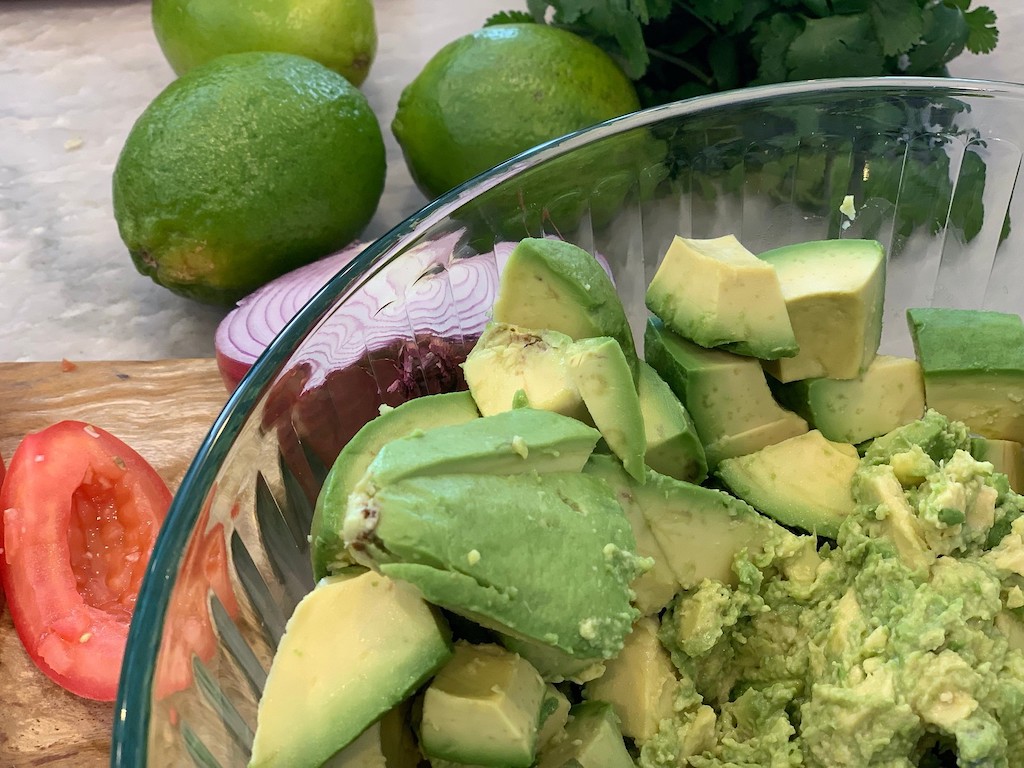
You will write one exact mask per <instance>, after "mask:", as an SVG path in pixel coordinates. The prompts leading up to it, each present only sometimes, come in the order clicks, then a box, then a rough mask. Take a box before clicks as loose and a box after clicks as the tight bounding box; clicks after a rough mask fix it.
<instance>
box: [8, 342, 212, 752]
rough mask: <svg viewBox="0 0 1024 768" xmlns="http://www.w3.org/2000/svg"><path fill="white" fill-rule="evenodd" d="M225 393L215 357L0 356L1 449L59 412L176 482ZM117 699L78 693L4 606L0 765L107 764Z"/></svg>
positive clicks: (57, 418)
mask: <svg viewBox="0 0 1024 768" xmlns="http://www.w3.org/2000/svg"><path fill="white" fill-rule="evenodd" d="M226 400H227V391H226V390H225V388H224V385H223V383H222V382H221V379H220V376H219V374H218V373H217V366H216V364H215V363H214V361H213V360H212V359H201V360H162V361H156V362H89V363H78V364H77V365H72V364H68V363H66V362H65V363H61V362H53V363H0V454H3V457H4V459H5V460H10V457H11V454H12V453H13V452H14V449H15V448H16V447H17V445H18V443H19V442H20V440H21V438H22V436H23V435H25V434H26V433H28V432H36V431H38V430H40V429H42V428H44V427H46V426H48V425H50V424H53V423H54V422H57V421H60V420H62V419H78V420H80V421H87V422H92V423H94V424H96V425H97V426H99V427H102V428H103V429H105V430H107V431H108V432H111V433H112V434H114V435H116V436H117V437H119V438H120V439H122V440H123V441H125V442H126V443H128V445H130V446H131V447H132V448H134V449H135V450H136V451H138V452H139V453H140V454H141V455H142V456H143V457H144V458H145V459H146V460H147V461H149V463H150V464H152V465H153V467H154V468H155V469H156V470H157V471H158V472H159V473H160V475H161V476H162V477H163V478H164V480H166V481H167V484H168V485H169V486H170V489H171V490H172V491H174V490H176V489H177V487H178V484H179V483H180V482H181V478H182V476H183V475H184V474H185V471H186V469H188V466H189V463H190V462H191V460H192V457H193V455H194V454H195V452H196V450H197V449H198V448H199V444H200V443H201V442H202V440H203V438H204V437H205V436H206V433H207V431H208V430H209V428H210V426H211V424H212V423H213V420H214V418H216V416H217V414H218V413H219V412H220V409H221V408H222V407H223V405H224V403H225V401H226ZM113 716H114V706H113V704H102V703H97V702H93V701H87V700H85V699H81V698H78V697H77V696H74V695H72V694H70V693H68V692H66V691H65V690H63V689H62V688H60V687H59V686H57V685H56V684H54V683H51V682H50V680H49V679H48V678H47V677H45V676H44V675H43V674H42V673H41V672H40V671H39V670H38V669H37V668H36V667H35V666H34V665H33V664H32V662H31V660H30V659H29V657H28V655H27V654H26V653H25V650H24V648H23V647H22V645H21V642H20V641H19V640H18V636H17V635H16V634H15V631H14V627H13V625H12V624H11V617H10V614H9V613H8V611H7V610H6V607H4V609H3V610H2V611H0V768H22V766H44V765H45V766H58V765H60V766H63V765H67V766H75V768H93V766H106V765H108V764H109V759H110V758H109V750H110V733H111V725H112V722H113Z"/></svg>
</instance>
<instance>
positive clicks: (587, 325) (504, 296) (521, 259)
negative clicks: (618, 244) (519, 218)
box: [493, 237, 637, 402]
mask: <svg viewBox="0 0 1024 768" xmlns="http://www.w3.org/2000/svg"><path fill="white" fill-rule="evenodd" d="M493 317H494V320H495V321H496V322H498V323H508V324H512V325H518V326H521V327H523V328H533V329H542V328H543V329H548V330H551V331H558V332H560V333H564V334H566V335H568V336H570V337H571V338H573V339H587V338H591V337H594V336H611V337H612V338H613V339H615V340H616V341H617V342H619V344H620V345H621V347H622V352H623V353H624V354H625V356H626V360H627V361H628V362H629V365H630V369H631V370H632V371H634V373H635V370H636V362H637V356H636V347H635V345H634V343H633V332H632V330H631V329H630V327H629V321H628V320H627V319H626V311H625V310H624V309H623V307H622V302H621V301H620V300H619V295H618V293H616V291H615V285H614V284H613V283H612V281H611V278H610V277H608V274H607V273H606V272H605V271H604V269H602V267H601V265H600V264H599V263H598V261H597V259H595V258H594V257H593V256H592V255H591V254H589V253H587V252H586V251H585V250H583V249H582V248H580V247H578V246H576V245H573V244H572V243H568V242H565V241H564V240H554V239H551V238H536V237H528V238H525V239H523V240H520V241H519V243H518V244H517V245H516V247H515V248H514V249H513V250H512V253H511V254H510V255H509V257H508V261H507V262H505V266H504V268H503V269H502V271H501V277H500V279H499V281H498V295H497V297H496V298H495V300H494V315H493ZM531 402H532V400H531Z"/></svg>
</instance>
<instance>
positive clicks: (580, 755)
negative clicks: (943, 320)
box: [537, 701, 635, 768]
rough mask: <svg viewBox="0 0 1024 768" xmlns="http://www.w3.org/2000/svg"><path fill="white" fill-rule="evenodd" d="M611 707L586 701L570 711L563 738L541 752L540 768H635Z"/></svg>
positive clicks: (555, 740) (598, 702)
mask: <svg viewBox="0 0 1024 768" xmlns="http://www.w3.org/2000/svg"><path fill="white" fill-rule="evenodd" d="M634 765H635V764H634V763H633V758H632V757H630V756H629V751H628V750H627V749H626V744H625V742H624V741H623V739H622V732H621V731H620V730H619V723H618V718H617V717H616V716H615V712H614V710H613V709H612V707H611V705H610V704H606V703H605V702H603V701H585V702H583V703H582V704H577V705H576V706H575V707H573V708H572V709H571V710H570V711H569V722H568V724H567V725H566V726H565V731H564V735H563V737H562V738H557V739H554V740H553V741H552V742H551V743H550V744H549V745H548V746H547V747H545V748H544V749H542V750H541V752H540V755H539V756H538V759H537V768H570V766H572V767H574V768H634Z"/></svg>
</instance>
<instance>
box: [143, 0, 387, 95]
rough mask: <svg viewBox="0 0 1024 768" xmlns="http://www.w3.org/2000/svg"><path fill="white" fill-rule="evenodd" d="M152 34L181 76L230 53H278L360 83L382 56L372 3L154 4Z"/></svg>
mask: <svg viewBox="0 0 1024 768" xmlns="http://www.w3.org/2000/svg"><path fill="white" fill-rule="evenodd" d="M153 31H154V32H155V33H156V39H157V42H159V43H160V48H161V49H162V50H163V52H164V55H165V56H166V57H167V61H169V62H170V64H171V67H173V68H174V71H175V72H177V73H178V74H179V75H181V74H184V73H185V72H187V71H188V70H190V69H192V68H193V67H195V66H197V65H199V64H203V63H205V62H207V61H209V60H210V59H214V58H216V57H217V56H222V55H224V54H225V53H243V52H246V51H277V52H280V53H295V54H298V55H300V56H306V57H308V58H310V59H313V60H315V61H319V62H320V63H321V64H323V65H324V66H325V67H329V68H330V69H333V70H334V71H335V72H340V73H341V74H342V75H344V76H345V77H347V78H348V79H349V81H350V82H351V83H353V84H354V85H359V84H361V83H362V82H363V80H365V79H366V75H367V73H368V72H369V71H370V65H371V64H372V63H373V58H374V56H375V55H376V53H377V27H376V24H375V20H374V13H373V0H247V1H246V2H238V0H153Z"/></svg>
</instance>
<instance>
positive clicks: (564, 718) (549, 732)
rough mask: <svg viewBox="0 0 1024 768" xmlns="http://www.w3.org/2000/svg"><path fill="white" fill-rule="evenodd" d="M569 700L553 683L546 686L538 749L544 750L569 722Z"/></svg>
mask: <svg viewBox="0 0 1024 768" xmlns="http://www.w3.org/2000/svg"><path fill="white" fill-rule="evenodd" d="M569 708H570V704H569V699H568V698H566V696H565V694H564V693H562V692H561V691H560V690H558V689H557V688H555V686H553V685H552V684H551V683H547V684H546V685H545V686H544V701H543V702H541V705H540V730H539V731H538V732H537V749H543V748H544V747H545V746H546V745H547V744H549V743H550V742H551V740H552V739H553V738H555V736H556V735H558V734H559V733H561V732H562V729H563V728H565V725H566V723H568V722H569Z"/></svg>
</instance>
